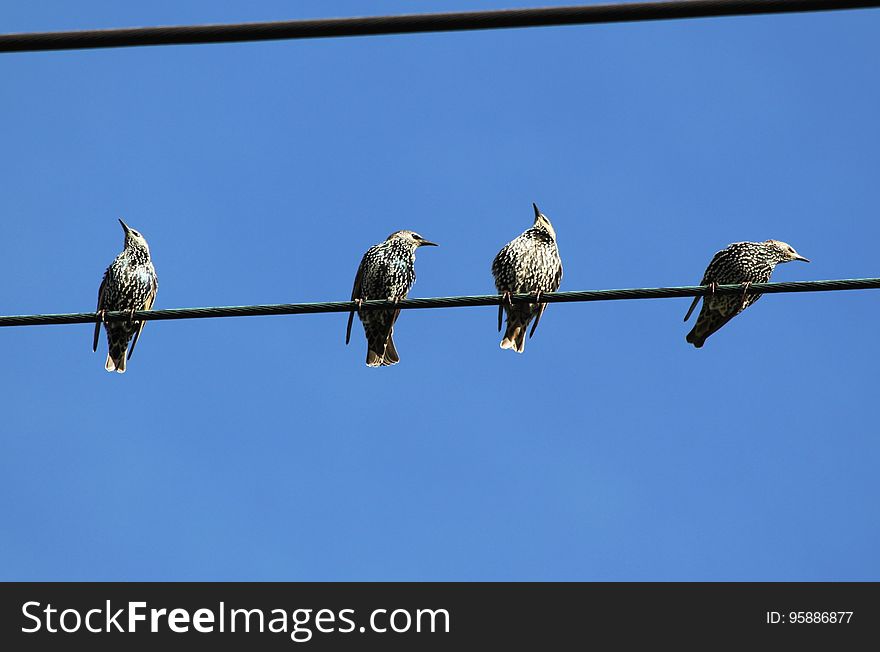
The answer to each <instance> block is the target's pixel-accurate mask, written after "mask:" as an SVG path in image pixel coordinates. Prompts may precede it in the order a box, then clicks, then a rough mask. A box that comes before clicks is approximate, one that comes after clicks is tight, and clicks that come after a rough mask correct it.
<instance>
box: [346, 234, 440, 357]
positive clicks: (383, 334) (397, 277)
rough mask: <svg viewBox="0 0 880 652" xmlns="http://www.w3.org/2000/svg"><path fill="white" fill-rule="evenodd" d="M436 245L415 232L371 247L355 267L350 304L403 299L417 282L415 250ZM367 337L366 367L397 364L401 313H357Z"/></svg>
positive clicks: (374, 311) (381, 311) (382, 311)
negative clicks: (396, 340) (396, 324)
mask: <svg viewBox="0 0 880 652" xmlns="http://www.w3.org/2000/svg"><path fill="white" fill-rule="evenodd" d="M425 245H429V246H434V247H436V246H437V245H436V243H433V242H429V241H428V240H425V239H424V238H423V237H422V236H420V235H419V234H418V233H416V232H414V231H406V230H404V231H395V232H394V233H392V234H391V235H389V236H388V238H387V239H386V240H385V241H383V242H380V243H379V244H376V245H373V246H372V247H370V248H369V249H368V250H367V253H365V254H364V257H363V258H362V259H361V264H360V265H359V266H358V270H357V275H356V276H355V279H354V288H353V289H352V291H351V299H352V301H369V300H371V299H386V300H399V299H405V298H406V295H407V294H408V293H409V291H410V289H411V288H412V286H413V283H415V280H416V268H415V263H416V249H418V248H419V247H422V246H425ZM357 313H358V317H359V318H360V320H361V322H362V323H363V325H364V333H365V334H366V337H367V366H368V367H384V366H388V365H392V364H397V363H398V362H400V356H399V355H398V354H397V349H396V348H395V347H394V339H393V338H392V335H393V334H394V322H396V321H397V317H398V316H399V314H400V310H358V311H357ZM353 318H354V311H352V312H351V313H350V314H349V316H348V328H347V329H346V332H345V343H346V344H348V342H349V340H350V338H351V324H352V320H353Z"/></svg>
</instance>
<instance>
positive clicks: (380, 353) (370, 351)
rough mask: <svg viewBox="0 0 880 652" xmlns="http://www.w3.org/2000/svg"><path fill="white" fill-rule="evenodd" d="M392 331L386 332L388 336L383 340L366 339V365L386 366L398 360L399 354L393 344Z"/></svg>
mask: <svg viewBox="0 0 880 652" xmlns="http://www.w3.org/2000/svg"><path fill="white" fill-rule="evenodd" d="M393 333H394V331H393V330H392V331H391V332H390V333H388V337H387V338H385V339H384V340H376V339H372V340H368V341H367V366H368V367H387V366H389V365H393V364H397V363H398V362H400V356H399V355H398V354H397V349H396V348H395V346H394V339H393V338H392V335H393Z"/></svg>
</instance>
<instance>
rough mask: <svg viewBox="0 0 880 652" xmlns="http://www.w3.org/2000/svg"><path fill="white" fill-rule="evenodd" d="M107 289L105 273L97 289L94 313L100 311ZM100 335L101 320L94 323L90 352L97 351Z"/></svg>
mask: <svg viewBox="0 0 880 652" xmlns="http://www.w3.org/2000/svg"><path fill="white" fill-rule="evenodd" d="M105 287H107V272H104V278H103V279H101V287H99V288H98V307H97V308H96V309H95V312H96V313H98V312H100V311H101V305H102V304H103V303H104V288H105ZM100 335H101V320H100V319H99V320H97V321H96V322H95V340H94V342H92V351H97V350H98V337H100Z"/></svg>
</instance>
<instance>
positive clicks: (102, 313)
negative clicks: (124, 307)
mask: <svg viewBox="0 0 880 652" xmlns="http://www.w3.org/2000/svg"><path fill="white" fill-rule="evenodd" d="M96 316H97V318H98V319H99V320H100V321H101V323H102V324H106V323H107V319H106V317H107V311H106V310H105V309H103V308H102V309H101V310H99V311H98V312H97V313H96Z"/></svg>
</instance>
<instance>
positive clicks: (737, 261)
mask: <svg viewBox="0 0 880 652" xmlns="http://www.w3.org/2000/svg"><path fill="white" fill-rule="evenodd" d="M792 260H802V261H804V262H805V263H808V262H810V261H809V260H807V259H806V258H804V257H803V256H801V255H800V254H799V253H798V252H796V251H795V250H794V249H793V248H792V246H791V245H789V244H786V243H785V242H780V241H779V240H766V241H765V242H734V243H733V244H730V245H728V246H727V247H726V248H725V249H722V250H721V251H719V252H718V253H716V254H715V256H714V257H713V258H712V262H710V263H709V267H707V268H706V273H705V274H703V280H702V281H700V285H708V286H710V290H709V294H708V295H706V296H705V297H699V296H698V297H694V301H693V303H691V307H690V309H689V310H688V311H687V314H686V315H685V316H684V320H685V321H687V320H688V318H689V317H690V316H691V313H692V312H693V311H694V308H696V307H697V302H698V301H699V300H700V299H701V298H703V308H702V310H700V316H699V317H697V323H696V324H695V325H694V328H693V330H691V332H690V333H688V334H687V338H686V339H687V341H688V342H690V343H691V344H693V345H694V346H695V347H697V348H698V349H699V348H700V347H701V346H703V344H704V343H705V341H706V338H707V337H709V336H710V335H711V334H712V333H714V332H715V331H717V330H718V329H719V328H721V327H722V326H724V324H726V323H727V322H729V321H730V320H731V319H733V318H734V317H736V316H737V315H738V314H739V313H741V312H742V311H743V310H745V309H746V308H748V307H749V306H750V305H752V304H753V303H755V301H757V300H758V299H760V298H761V295H760V294H749V293H748V289H749V285H751V284H752V283H767V282H768V281H769V280H770V275H771V274H772V273H773V268H774V267H776V265H778V264H779V263H788V262H791V261H792ZM736 283H741V284H742V285H743V291H742V294H741V295H740V294H724V295H715V294H714V292H713V291H714V288H715V286H716V285H733V284H736Z"/></svg>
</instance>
